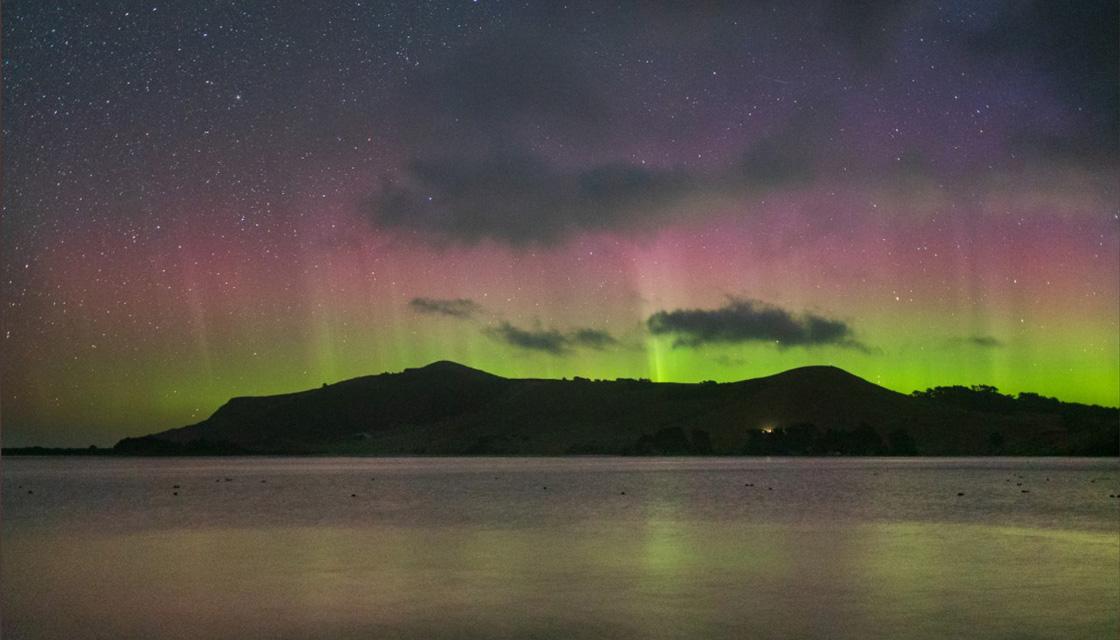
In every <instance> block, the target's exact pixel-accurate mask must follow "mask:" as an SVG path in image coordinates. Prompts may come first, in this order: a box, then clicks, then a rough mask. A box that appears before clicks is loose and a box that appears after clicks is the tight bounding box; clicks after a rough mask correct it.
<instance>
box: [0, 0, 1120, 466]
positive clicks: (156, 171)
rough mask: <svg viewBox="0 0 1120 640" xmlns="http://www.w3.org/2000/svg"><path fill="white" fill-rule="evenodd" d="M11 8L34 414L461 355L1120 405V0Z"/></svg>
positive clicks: (512, 362)
mask: <svg viewBox="0 0 1120 640" xmlns="http://www.w3.org/2000/svg"><path fill="white" fill-rule="evenodd" d="M0 19H2V22H3V34H2V36H3V39H2V41H0V49H2V54H3V87H2V89H3V94H2V96H3V99H2V108H3V111H2V123H3V155H2V170H3V183H2V184H3V194H2V220H0V229H2V233H0V242H2V246H0V249H2V277H3V289H2V296H3V358H2V362H0V393H2V397H0V410H2V418H3V440H4V443H5V444H6V445H13V446H14V445H25V444H44V445H56V446H60V445H61V446H84V445H87V444H91V443H93V444H99V445H108V444H112V443H113V442H115V441H116V440H117V439H119V438H121V437H123V436H127V435H138V434H143V433H150V432H153V431H157V430H162V429H166V428H170V427H175V426H180V425H183V424H187V423H190V422H195V421H198V420H200V419H202V418H204V417H206V416H207V415H209V414H210V413H211V412H212V411H213V410H214V409H216V408H217V407H218V406H219V405H220V404H221V403H223V402H224V401H225V400H226V399H227V398H229V397H230V396H236V395H249V394H265V393H279V392H286V391H293V390H299V389H304V388H309V387H317V386H319V385H321V384H322V383H324V382H334V381H338V380H342V379H346V378H350V377H355V376H359V375H365V374H370V373H378V372H381V371H394V370H400V369H403V368H405V367H411V366H419V365H423V364H426V363H428V362H430V361H433V360H439V359H451V360H456V361H459V362H462V363H464V364H468V365H472V366H475V367H479V368H482V369H486V370H489V371H492V372H494V373H498V374H502V375H507V376H538V377H564V376H574V375H580V376H586V377H592V378H614V377H647V378H651V379H653V380H663V381H699V380H707V379H713V380H720V381H725V380H736V379H742V378H748V377H755V376H760V375H769V374H772V373H776V372H779V371H782V370H785V369H788V368H792V367H796V366H801V365H808V364H834V365H837V366H840V367H843V368H845V369H847V370H849V371H851V372H853V373H855V374H857V375H860V376H862V377H864V378H867V379H868V380H871V381H873V382H877V383H879V384H882V385H884V386H887V387H889V388H892V389H896V390H899V391H903V392H909V391H911V390H914V389H923V388H926V387H929V386H934V385H945V384H978V383H983V384H993V385H996V386H998V387H999V388H1000V389H1001V390H1003V391H1005V392H1017V391H1035V392H1039V393H1043V394H1045V395H1051V396H1057V397H1060V398H1062V399H1065V400H1073V401H1081V402H1091V403H1098V404H1108V405H1116V404H1118V403H1120V355H1118V354H1120V338H1118V324H1120V194H1118V189H1120V185H1118V181H1117V175H1118V174H1117V168H1118V139H1120V126H1118V121H1120V116H1118V111H1117V109H1118V106H1117V105H1118V100H1117V94H1118V88H1117V77H1118V76H1120V70H1118V62H1117V61H1118V59H1120V55H1118V50H1117V49H1118V45H1117V42H1118V40H1120V38H1118V34H1117V25H1118V23H1120V17H1118V15H1117V3H1116V2H1115V1H1106V2H1102V1H1096V0H1085V1H1082V2H1076V3H1072V2H1071V3H1060V2H1032V1H1029V0H1004V1H987V2H985V1H979V0H977V1H969V2H953V1H944V2H919V1H910V2H906V1H903V2H893V1H892V2H887V1H881V0H865V1H861V2H848V1H842V0H820V1H816V0H805V1H797V2H791V1H788V0H783V1H778V0H774V1H765V0H760V1H757V2H722V1H719V0H709V1H697V2H688V3H683V2H668V1H664V2H662V1H657V0H648V1H642V2H628V1H616V2H582V1H575V0H573V1H570V2H560V1H555V2H552V1H540V2H532V1H528V2H526V1H521V2H506V1H501V0H478V1H474V2H472V1H452V0H447V1H445V2H379V1H374V0H363V1H349V2H322V3H318V2H315V3H309V2H267V1H263V0H262V1H254V2H236V1H233V0H222V1H211V0H192V1H191V2H164V1H161V0H157V1H152V2H144V3H137V2H117V1H105V2H81V3H71V2H58V3H48V2H40V1H37V0H36V1H20V0H12V1H7V0H5V1H4V2H3V4H2V5H0Z"/></svg>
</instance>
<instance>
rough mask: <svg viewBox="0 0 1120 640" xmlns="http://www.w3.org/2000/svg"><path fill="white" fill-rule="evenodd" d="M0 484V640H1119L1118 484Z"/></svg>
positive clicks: (587, 475) (672, 466) (695, 464)
mask: <svg viewBox="0 0 1120 640" xmlns="http://www.w3.org/2000/svg"><path fill="white" fill-rule="evenodd" d="M2 465H3V495H2V507H3V513H2V515H3V518H2V539H0V541H2V546H0V607H2V608H0V619H2V622H0V625H2V626H0V630H2V632H3V637H4V638H6V639H8V638H13V639H14V638H75V639H78V638H239V639H240V638H416V639H421V638H423V639H427V638H511V639H512V638H518V639H521V638H860V639H862V638H1062V639H1066V638H1117V637H1118V635H1120V622H1118V609H1120V499H1113V498H1109V497H1108V496H1109V494H1120V463H1118V461H1117V460H1115V459H1111V460H1101V459H1097V460H1071V459H1030V460H1023V459H967V460H963V459H937V460H932V459H839V460H838V459H783V460H778V459H775V460H763V459H747V460H742V459H614V458H603V459H597V458H596V459H405V458H399V459H353V458H333V459H267V458H265V459H262V458H252V459H228V458H227V459H168V460H154V459H124V460H117V459H75V458H46V459H28V458H23V459H18V458H17V459H12V458H7V459H4V460H3V463H2ZM1020 483H1021V485H1020ZM175 485H179V487H178V488H175V487H174V486H175ZM748 485H753V486H748ZM176 491H177V492H178V495H174V492H176ZM1024 491H1027V492H1029V493H1024ZM961 492H963V493H964V495H963V496H958V495H957V494H958V493H961Z"/></svg>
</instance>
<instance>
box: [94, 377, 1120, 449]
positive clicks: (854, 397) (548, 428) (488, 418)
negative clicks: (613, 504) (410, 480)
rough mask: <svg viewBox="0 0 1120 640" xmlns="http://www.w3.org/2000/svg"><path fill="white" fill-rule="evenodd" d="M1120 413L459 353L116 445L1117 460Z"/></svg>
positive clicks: (964, 395) (957, 394)
mask: <svg viewBox="0 0 1120 640" xmlns="http://www.w3.org/2000/svg"><path fill="white" fill-rule="evenodd" d="M1118 424H1120V420H1118V413H1117V409H1109V408H1103V407H1091V406H1086V405H1077V404H1070V403H1063V402H1059V401H1057V400H1054V399H1051V398H1042V397H1040V396H1036V395H1034V394H1021V395H1020V396H1019V397H1017V398H1012V397H1010V396H1005V395H1001V394H999V393H998V392H997V391H996V390H995V389H994V388H992V387H973V388H971V389H967V388H963V387H939V388H937V389H931V390H929V391H926V392H921V393H914V394H911V395H909V396H907V395H904V394H900V393H896V392H894V391H890V390H888V389H885V388H883V387H880V386H878V385H875V384H872V383H870V382H868V381H866V380H863V379H861V378H859V377H857V376H854V375H852V374H850V373H848V372H846V371H843V370H841V369H837V368H835V367H823V366H821V367H804V368H800V369H793V370H790V371H786V372H784V373H780V374H777V375H774V376H769V377H765V378H756V379H751V380H743V381H741V382H731V383H724V384H715V383H711V382H705V383H700V384H679V383H654V382H650V381H648V380H632V379H621V380H614V381H592V380H587V379H583V378H577V379H576V380H571V381H568V380H543V379H509V378H502V377H499V376H495V375H491V374H489V373H486V372H484V371H479V370H477V369H472V368H470V367H466V366H463V365H459V364H456V363H453V362H446V361H445V362H436V363H434V364H431V365H428V366H426V367H421V368H417V369H407V370H405V371H403V372H400V373H385V374H381V375H375V376H366V377H362V378H355V379H353V380H347V381H344V382H340V383H337V384H332V385H324V386H323V387H321V388H319V389H312V390H309V391H302V392H298V393H291V394H284V395H277V396H266V397H244V398H233V399H232V400H230V401H229V402H227V403H226V404H225V405H223V406H222V407H221V408H219V409H218V410H217V411H216V412H215V413H214V414H213V415H212V416H210V417H209V418H207V419H206V420H204V421H202V422H200V423H198V424H194V425H190V426H187V427H182V428H179V429H172V430H170V431H164V432H162V433H156V434H153V435H150V436H145V437H143V438H126V439H124V440H122V441H121V442H120V443H118V445H117V447H116V451H117V452H118V453H129V454H153V455H174V454H196V455H207V454H209V455H213V454H222V453H271V454H312V453H324V454H327V453H330V454H355V455H365V454H368V455H402V454H407V455H457V454H461V455H565V454H625V455H710V454H715V455H741V454H746V455H991V454H1000V455H1066V454H1069V455H1117V453H1118V451H1117V449H1118V433H1117V428H1118Z"/></svg>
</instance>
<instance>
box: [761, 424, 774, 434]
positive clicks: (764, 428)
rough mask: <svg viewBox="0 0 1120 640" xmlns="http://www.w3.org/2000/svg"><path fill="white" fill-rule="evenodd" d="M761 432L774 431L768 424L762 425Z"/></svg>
mask: <svg viewBox="0 0 1120 640" xmlns="http://www.w3.org/2000/svg"><path fill="white" fill-rule="evenodd" d="M762 433H774V427H771V426H769V425H767V426H765V427H762Z"/></svg>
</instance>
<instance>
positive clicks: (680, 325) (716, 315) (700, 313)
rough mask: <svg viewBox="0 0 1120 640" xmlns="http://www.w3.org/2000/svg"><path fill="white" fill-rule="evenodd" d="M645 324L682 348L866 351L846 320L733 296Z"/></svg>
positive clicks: (653, 317)
mask: <svg viewBox="0 0 1120 640" xmlns="http://www.w3.org/2000/svg"><path fill="white" fill-rule="evenodd" d="M646 325H647V326H648V327H649V330H650V332H651V333H653V334H654V335H671V336H674V337H675V340H674V342H673V345H674V346H677V347H699V346H701V345H705V344H716V343H722V344H735V343H742V342H773V343H776V344H777V345H778V346H779V347H783V348H784V347H794V346H819V345H832V346H840V347H847V348H853V349H859V350H867V347H865V346H864V345H863V344H861V343H860V342H859V341H857V340H856V339H855V337H854V334H853V332H852V329H851V327H850V326H848V324H847V323H845V322H843V321H841V320H835V319H832V318H826V317H824V316H819V315H816V314H813V313H803V314H794V313H791V312H789V311H786V310H785V309H782V308H780V307H776V306H773V305H769V304H765V303H762V302H759V301H757V300H748V299H743V298H731V299H730V300H729V301H728V303H727V304H726V305H724V306H722V307H720V308H718V309H676V310H673V311H658V312H657V313H655V314H653V315H651V316H650V317H649V319H648V320H647V321H646Z"/></svg>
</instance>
